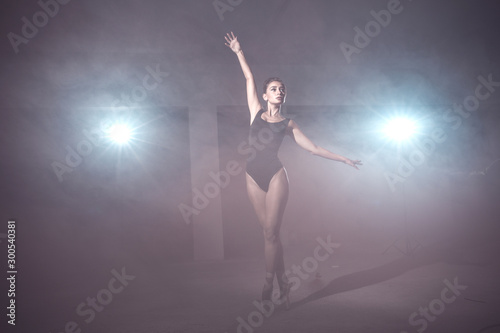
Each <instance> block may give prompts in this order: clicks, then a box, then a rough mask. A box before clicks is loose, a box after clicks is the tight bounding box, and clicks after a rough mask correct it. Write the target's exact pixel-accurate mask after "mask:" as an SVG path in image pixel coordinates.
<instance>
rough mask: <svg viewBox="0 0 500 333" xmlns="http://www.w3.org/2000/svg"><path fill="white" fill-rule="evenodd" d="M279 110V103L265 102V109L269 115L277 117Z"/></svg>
mask: <svg viewBox="0 0 500 333" xmlns="http://www.w3.org/2000/svg"><path fill="white" fill-rule="evenodd" d="M280 112H281V105H272V104H269V103H268V104H267V111H266V113H267V114H268V116H269V117H277V116H278V115H279V114H280Z"/></svg>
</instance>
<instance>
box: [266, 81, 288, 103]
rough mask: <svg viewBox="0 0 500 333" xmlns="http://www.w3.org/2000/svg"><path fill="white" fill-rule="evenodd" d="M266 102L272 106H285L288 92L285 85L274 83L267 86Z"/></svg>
mask: <svg viewBox="0 0 500 333" xmlns="http://www.w3.org/2000/svg"><path fill="white" fill-rule="evenodd" d="M263 97H264V100H265V101H268V102H269V103H271V104H283V103H285V98H286V90H285V85H284V84H283V83H281V82H278V81H273V82H271V83H269V85H268V86H267V90H266V93H265V94H264V96H263Z"/></svg>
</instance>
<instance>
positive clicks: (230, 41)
mask: <svg viewBox="0 0 500 333" xmlns="http://www.w3.org/2000/svg"><path fill="white" fill-rule="evenodd" d="M224 37H225V38H226V46H227V47H229V48H230V49H231V50H232V51H233V52H234V53H236V55H237V56H238V60H239V62H240V66H241V70H242V71H243V75H245V79H246V81H247V83H246V84H247V102H248V109H249V110H250V116H251V121H253V119H254V118H255V115H256V114H257V112H259V110H260V109H262V106H261V105H260V101H259V97H258V96H257V87H256V85H255V80H254V78H253V74H252V71H251V70H250V66H248V63H247V60H246V59H245V55H244V54H243V50H242V49H241V46H240V43H239V42H238V38H237V37H236V36H235V35H234V33H233V32H231V34H229V33H228V34H227V35H226V36H224Z"/></svg>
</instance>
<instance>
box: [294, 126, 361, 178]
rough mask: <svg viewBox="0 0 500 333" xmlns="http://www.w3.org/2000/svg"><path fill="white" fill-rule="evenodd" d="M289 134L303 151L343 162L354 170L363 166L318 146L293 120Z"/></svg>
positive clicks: (358, 162) (357, 161) (359, 162)
mask: <svg viewBox="0 0 500 333" xmlns="http://www.w3.org/2000/svg"><path fill="white" fill-rule="evenodd" d="M287 130H288V131H287V134H289V135H290V137H291V138H292V139H293V140H295V142H296V143H297V144H298V145H299V146H300V147H302V148H303V149H305V150H307V151H308V152H310V153H311V154H313V155H317V156H320V157H323V158H327V159H329V160H333V161H338V162H343V163H345V164H347V165H350V166H352V167H353V168H356V169H358V170H359V168H358V167H357V166H358V165H363V163H361V161H360V160H356V161H353V160H351V159H348V158H347V157H344V156H341V155H338V154H335V153H332V152H331V151H328V150H326V149H325V148H323V147H320V146H318V145H316V144H314V143H313V142H312V141H311V140H310V139H309V138H308V137H307V136H306V135H305V134H304V133H302V131H301V130H300V128H299V126H298V125H297V123H295V122H294V121H293V120H290V122H289V123H288V128H287Z"/></svg>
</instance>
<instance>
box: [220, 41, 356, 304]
mask: <svg viewBox="0 0 500 333" xmlns="http://www.w3.org/2000/svg"><path fill="white" fill-rule="evenodd" d="M225 39H226V46H228V47H229V48H230V49H231V50H232V51H233V52H234V53H236V55H237V56H238V60H239V62H240V65H241V69H242V71H243V74H244V75H245V79H246V89H247V101H248V108H249V110H250V142H256V141H259V138H260V137H262V136H259V134H266V139H265V141H266V142H265V144H263V143H262V142H260V143H259V144H261V146H262V149H257V153H256V155H255V156H254V157H253V158H252V159H250V160H249V161H247V169H246V171H247V173H246V182H247V191H248V196H249V198H250V201H251V202H252V205H253V207H254V209H255V212H256V213H257V218H258V219H259V222H260V224H261V226H262V229H263V232H264V244H265V245H264V250H265V259H266V278H265V283H264V288H263V290H262V300H263V301H265V300H267V301H270V300H271V296H272V292H273V282H274V277H275V276H276V278H277V280H278V285H279V289H280V296H279V301H278V302H277V303H278V304H284V305H285V307H286V308H289V306H290V301H289V297H288V294H289V292H290V287H291V286H290V284H289V282H288V279H287V276H286V275H285V264H284V261H283V247H282V245H281V241H280V237H279V232H280V227H281V222H282V220H283V212H284V210H285V206H286V203H287V200H288V176H287V174H286V171H285V168H284V167H283V166H282V165H281V162H280V160H279V159H278V156H277V154H278V150H279V147H280V145H281V142H282V141H283V137H284V136H285V134H287V135H289V136H290V137H291V138H292V139H293V140H294V141H295V142H296V143H297V144H298V145H299V146H300V147H302V148H304V149H305V150H307V151H309V152H311V153H312V154H314V155H318V156H321V157H324V158H327V159H330V160H334V161H339V162H343V163H345V164H347V165H350V166H352V167H353V168H356V169H358V167H357V165H361V164H362V163H361V161H358V160H356V161H353V160H350V159H348V158H346V157H343V156H340V155H337V154H334V153H332V152H330V151H328V150H326V149H324V148H322V147H319V146H317V145H315V144H314V143H313V142H312V141H311V140H309V139H308V138H307V137H306V136H305V135H304V133H302V131H301V130H300V129H299V127H298V126H297V124H296V123H295V122H294V121H293V120H291V119H287V118H285V117H284V116H283V115H282V114H281V106H282V105H283V103H285V97H286V89H285V85H284V84H283V82H282V81H281V80H280V79H279V78H269V79H267V80H266V81H265V82H264V93H263V95H262V97H263V99H264V101H265V102H266V103H267V105H266V106H267V108H266V110H264V109H263V108H262V106H261V104H260V101H259V97H258V96H257V87H256V85H255V81H254V78H253V74H252V71H251V70H250V67H249V66H248V63H247V61H246V59H245V55H244V54H243V51H242V50H241V46H240V43H239V42H238V38H237V37H236V36H235V35H234V33H232V32H231V34H229V33H228V34H226V36H225ZM264 132H265V133H264ZM261 141H262V140H261Z"/></svg>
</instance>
